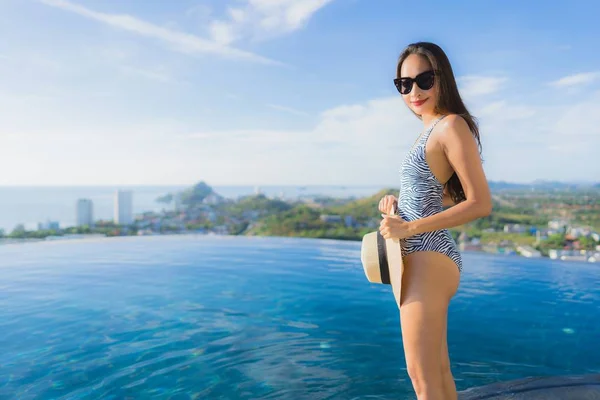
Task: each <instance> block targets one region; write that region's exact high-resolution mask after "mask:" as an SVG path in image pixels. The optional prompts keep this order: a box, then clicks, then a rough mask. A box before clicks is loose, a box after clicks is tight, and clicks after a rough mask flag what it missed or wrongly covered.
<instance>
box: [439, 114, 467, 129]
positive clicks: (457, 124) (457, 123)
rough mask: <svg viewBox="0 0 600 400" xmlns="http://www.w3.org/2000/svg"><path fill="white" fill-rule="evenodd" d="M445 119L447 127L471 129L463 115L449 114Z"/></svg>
mask: <svg viewBox="0 0 600 400" xmlns="http://www.w3.org/2000/svg"><path fill="white" fill-rule="evenodd" d="M444 121H445V122H446V123H445V128H450V129H454V130H456V129H458V130H464V129H467V130H469V124H467V121H466V120H465V119H464V118H463V117H462V115H459V114H447V115H446V117H445V118H444Z"/></svg>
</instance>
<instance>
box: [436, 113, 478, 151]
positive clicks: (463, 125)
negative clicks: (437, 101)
mask: <svg viewBox="0 0 600 400" xmlns="http://www.w3.org/2000/svg"><path fill="white" fill-rule="evenodd" d="M444 121H445V123H444V126H443V130H442V131H443V132H440V136H439V139H440V140H441V142H442V144H444V145H447V144H448V143H449V142H452V141H455V142H456V141H462V140H464V139H472V138H473V134H472V133H471V129H470V128H469V124H467V121H466V120H465V119H464V118H463V117H462V116H461V115H460V114H448V115H446V117H445V118H444Z"/></svg>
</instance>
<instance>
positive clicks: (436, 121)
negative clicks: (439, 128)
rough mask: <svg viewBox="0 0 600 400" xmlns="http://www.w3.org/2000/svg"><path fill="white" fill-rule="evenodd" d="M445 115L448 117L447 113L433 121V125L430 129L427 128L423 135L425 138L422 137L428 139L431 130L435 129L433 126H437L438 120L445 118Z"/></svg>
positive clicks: (424, 139)
mask: <svg viewBox="0 0 600 400" xmlns="http://www.w3.org/2000/svg"><path fill="white" fill-rule="evenodd" d="M445 117H446V116H445V115H442V116H441V117H439V118H438V119H436V120H435V121H433V124H431V126H430V127H429V129H427V131H426V132H425V134H424V135H423V138H422V140H423V141H427V138H429V135H431V132H432V131H433V128H435V126H436V125H437V124H438V122H440V121H441V120H443V119H444V118H445Z"/></svg>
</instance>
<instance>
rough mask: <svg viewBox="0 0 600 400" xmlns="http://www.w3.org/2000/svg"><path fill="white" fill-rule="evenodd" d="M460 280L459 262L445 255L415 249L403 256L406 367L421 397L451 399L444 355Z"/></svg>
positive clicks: (401, 309)
mask: <svg viewBox="0 0 600 400" xmlns="http://www.w3.org/2000/svg"><path fill="white" fill-rule="evenodd" d="M459 280H460V274H459V272H458V269H457V268H456V265H455V264H454V263H453V262H452V260H451V259H450V258H448V257H447V256H445V255H443V254H440V253H437V252H429V251H428V252H416V253H412V254H410V255H408V256H407V257H405V258H404V275H403V277H402V294H401V297H402V298H401V305H400V322H401V327H402V342H403V344H404V353H405V357H406V366H407V369H408V374H409V376H410V379H411V381H412V384H413V388H414V390H415V392H416V394H417V398H418V400H447V399H448V397H447V396H448V395H447V394H446V393H445V392H446V390H447V388H446V386H447V385H445V384H444V375H443V374H442V370H443V368H444V363H445V362H446V360H445V359H444V358H443V357H442V354H444V350H443V349H444V347H445V345H444V343H445V331H446V329H445V327H446V319H447V313H448V305H449V303H450V299H451V298H452V297H453V296H454V294H455V293H456V290H457V289H458V283H459ZM445 354H447V352H446V353H445Z"/></svg>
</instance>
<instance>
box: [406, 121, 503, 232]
mask: <svg viewBox="0 0 600 400" xmlns="http://www.w3.org/2000/svg"><path fill="white" fill-rule="evenodd" d="M448 119H449V121H448V126H447V127H446V131H445V132H444V134H443V135H441V136H442V137H441V138H440V140H441V145H442V146H443V149H444V153H445V154H446V157H447V159H448V161H449V163H450V165H451V166H452V168H453V169H454V171H455V172H456V174H457V175H458V178H459V179H460V182H461V184H462V187H463V190H464V192H465V197H466V200H465V201H462V202H460V203H458V204H457V205H455V206H453V207H450V208H448V209H446V210H444V211H442V212H440V213H438V214H435V215H431V216H429V217H425V218H422V219H418V220H415V221H411V222H408V223H409V224H410V227H409V229H408V230H409V232H410V233H411V235H416V234H418V233H423V232H430V231H436V230H440V229H448V228H452V227H455V226H459V225H463V224H465V223H467V222H470V221H473V220H475V219H477V218H481V217H485V216H487V215H489V214H490V213H491V212H492V197H491V194H490V189H489V186H488V182H487V179H486V177H485V173H484V171H483V166H482V165H481V159H480V156H479V150H478V147H477V142H476V141H475V137H474V136H473V134H472V133H471V130H470V129H469V126H468V125H467V123H466V121H465V120H464V119H463V118H461V117H460V116H451V117H450V118H448Z"/></svg>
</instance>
